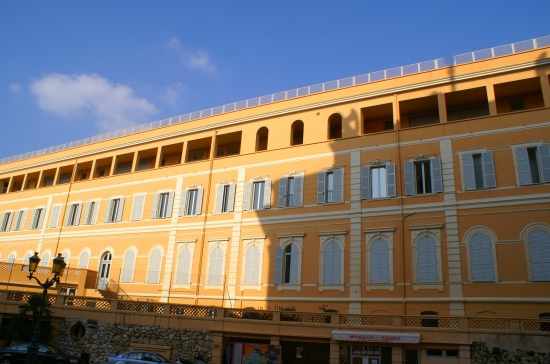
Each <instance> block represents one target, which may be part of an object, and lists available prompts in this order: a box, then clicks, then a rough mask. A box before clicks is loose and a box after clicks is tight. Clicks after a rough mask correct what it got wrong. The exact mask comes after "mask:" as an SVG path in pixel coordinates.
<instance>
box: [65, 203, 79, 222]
mask: <svg viewBox="0 0 550 364" xmlns="http://www.w3.org/2000/svg"><path fill="white" fill-rule="evenodd" d="M78 206H79V205H78V204H73V205H71V207H70V209H69V220H68V221H67V226H75V225H78V222H77V221H76V215H77V212H78Z"/></svg>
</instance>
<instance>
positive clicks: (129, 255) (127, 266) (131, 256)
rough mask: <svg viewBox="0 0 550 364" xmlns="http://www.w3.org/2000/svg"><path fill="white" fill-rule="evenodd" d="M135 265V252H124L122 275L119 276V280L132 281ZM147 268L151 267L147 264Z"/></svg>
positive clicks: (123, 281)
mask: <svg viewBox="0 0 550 364" xmlns="http://www.w3.org/2000/svg"><path fill="white" fill-rule="evenodd" d="M135 265H136V252H135V251H133V250H128V251H127V252H126V254H124V264H123V265H122V277H120V281H121V282H122V283H131V282H132V280H133V279H134V267H135ZM149 269H151V267H150V266H149ZM147 283H149V282H147Z"/></svg>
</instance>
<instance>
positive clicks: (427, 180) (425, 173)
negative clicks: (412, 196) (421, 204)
mask: <svg viewBox="0 0 550 364" xmlns="http://www.w3.org/2000/svg"><path fill="white" fill-rule="evenodd" d="M414 168H415V177H416V194H418V195H420V194H423V193H431V192H432V175H431V171H430V161H426V162H417V163H415V164H414Z"/></svg>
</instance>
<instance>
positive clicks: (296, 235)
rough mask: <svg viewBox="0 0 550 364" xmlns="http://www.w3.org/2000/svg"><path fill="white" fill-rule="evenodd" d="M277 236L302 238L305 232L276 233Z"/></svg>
mask: <svg viewBox="0 0 550 364" xmlns="http://www.w3.org/2000/svg"><path fill="white" fill-rule="evenodd" d="M277 236H278V237H279V238H281V239H283V238H303V237H304V236H306V233H290V234H279V235H277Z"/></svg>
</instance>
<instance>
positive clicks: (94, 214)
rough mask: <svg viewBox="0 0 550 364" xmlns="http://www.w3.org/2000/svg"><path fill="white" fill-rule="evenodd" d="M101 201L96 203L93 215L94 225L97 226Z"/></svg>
mask: <svg viewBox="0 0 550 364" xmlns="http://www.w3.org/2000/svg"><path fill="white" fill-rule="evenodd" d="M100 201H101V200H97V201H96V202H95V206H94V211H93V213H92V225H95V224H97V215H98V213H99V204H100Z"/></svg>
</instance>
